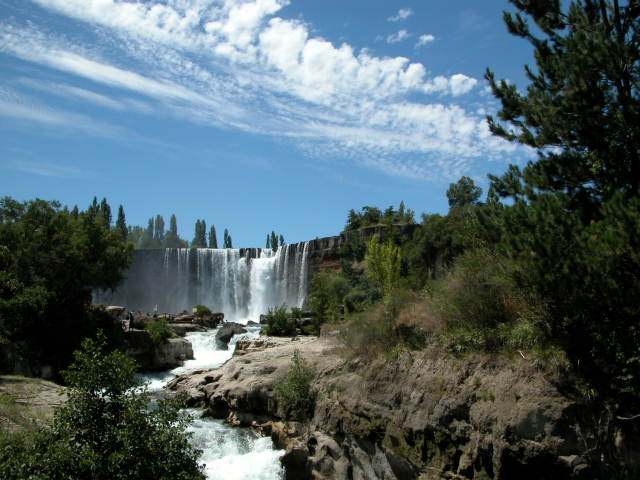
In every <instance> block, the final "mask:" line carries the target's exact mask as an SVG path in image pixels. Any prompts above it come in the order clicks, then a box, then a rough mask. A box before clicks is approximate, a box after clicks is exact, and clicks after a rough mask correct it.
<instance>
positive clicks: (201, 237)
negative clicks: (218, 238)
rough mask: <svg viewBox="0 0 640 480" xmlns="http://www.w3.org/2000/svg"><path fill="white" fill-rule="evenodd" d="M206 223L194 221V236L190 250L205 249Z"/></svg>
mask: <svg viewBox="0 0 640 480" xmlns="http://www.w3.org/2000/svg"><path fill="white" fill-rule="evenodd" d="M206 232H207V223H206V222H205V221H204V220H196V228H195V235H194V237H193V241H192V242H191V248H207V233H206Z"/></svg>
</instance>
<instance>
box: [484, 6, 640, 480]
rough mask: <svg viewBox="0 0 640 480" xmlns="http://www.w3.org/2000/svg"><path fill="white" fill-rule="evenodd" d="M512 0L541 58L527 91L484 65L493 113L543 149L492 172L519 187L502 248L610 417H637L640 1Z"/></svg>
mask: <svg viewBox="0 0 640 480" xmlns="http://www.w3.org/2000/svg"><path fill="white" fill-rule="evenodd" d="M511 3H513V4H514V5H515V6H516V7H517V8H518V10H519V11H520V12H519V13H517V14H515V15H512V14H509V13H505V17H504V18H505V22H506V24H507V26H508V29H509V31H510V32H511V33H512V34H514V35H516V36H519V37H522V38H525V39H527V40H528V41H530V42H531V44H532V45H533V47H534V49H535V58H536V64H537V69H536V70H535V71H534V69H531V68H529V67H525V69H526V72H527V76H528V78H529V80H530V82H531V83H530V85H529V86H528V87H527V89H526V93H520V90H519V89H518V88H517V87H516V86H515V85H513V84H510V83H507V82H506V81H501V82H497V81H496V80H495V76H494V74H493V73H492V72H491V71H487V75H486V76H487V79H488V80H489V82H490V84H491V87H492V89H493V92H494V95H496V97H497V98H498V99H499V100H500V101H501V103H502V109H501V110H500V112H499V113H498V118H499V119H500V121H498V120H496V119H494V118H493V117H488V122H489V126H490V128H491V131H492V132H493V133H494V134H496V135H498V136H501V137H503V138H506V139H508V140H510V141H515V142H519V143H522V144H525V145H528V146H531V147H533V148H536V149H537V150H538V158H537V160H535V161H531V162H529V163H528V164H527V165H526V167H525V168H524V169H523V170H521V169H520V168H518V167H516V166H511V167H510V168H509V170H508V171H507V173H505V174H504V175H502V176H501V177H495V176H492V177H491V179H492V187H493V188H494V189H495V192H496V193H498V194H500V195H501V196H502V197H510V198H511V199H512V202H511V204H510V205H509V206H508V207H505V208H504V209H503V217H502V219H501V221H500V222H497V223H498V224H501V225H502V226H503V228H504V231H503V232H502V235H501V240H502V248H503V249H504V251H505V252H506V253H509V254H511V255H512V256H514V257H516V258H518V259H519V260H520V261H521V262H522V263H523V264H524V266H523V268H522V270H523V271H525V272H526V276H525V275H523V278H521V282H522V283H523V284H524V286H526V287H528V288H531V289H534V290H535V291H537V292H539V293H541V294H542V295H544V297H545V298H546V299H547V301H548V302H549V306H550V309H551V318H550V320H549V323H548V324H547V325H543V327H544V328H545V329H546V330H547V331H549V332H551V334H552V335H553V336H554V337H555V338H556V340H557V341H558V342H559V343H560V344H561V345H563V346H564V348H565V349H566V351H567V353H568V354H569V358H570V359H571V361H572V363H573V365H574V367H575V368H576V370H577V371H579V372H581V373H582V374H583V377H584V378H585V379H586V380H587V381H588V382H590V384H591V387H592V389H593V390H592V391H593V392H594V393H595V394H596V395H597V397H598V398H599V399H601V400H602V401H603V403H604V404H605V405H607V407H606V408H607V414H608V416H607V418H608V419H609V420H608V422H610V421H614V420H615V419H616V418H618V419H620V418H630V417H633V415H637V414H639V413H640V412H639V411H638V405H640V328H638V325H639V319H640V304H639V303H638V300H637V299H638V298H640V253H639V252H640V238H639V236H638V231H640V195H639V191H638V187H639V186H640V159H639V158H638V155H639V152H640V89H639V88H638V85H640V69H639V68H638V58H639V55H638V51H639V48H638V42H639V40H638V39H639V36H640V21H639V16H640V3H639V2H637V1H634V0H631V1H629V2H627V4H626V5H622V6H621V5H620V2H619V1H618V0H614V1H613V2H611V1H607V0H579V1H578V0H575V1H572V2H571V4H570V5H569V6H568V9H565V8H563V4H564V5H566V2H559V1H558V0H546V1H539V0H538V1H534V0H511ZM527 17H529V18H530V19H532V20H533V21H534V22H535V23H536V25H537V28H536V29H535V30H534V29H532V28H531V27H530V24H529V21H530V20H528V19H527ZM534 32H539V34H538V33H534ZM493 218H494V220H495V216H493ZM495 224H496V222H494V225H495ZM610 412H613V414H611V413H610ZM618 428H619V427H617V426H609V424H607V425H606V426H605V427H604V430H606V432H607V435H609V438H606V439H605V440H606V442H609V443H606V442H605V443H603V444H602V448H603V450H602V451H600V452H594V461H596V462H602V463H601V466H603V468H604V469H605V473H606V474H605V475H603V477H607V478H622V477H623V476H624V472H622V473H621V471H619V470H618V469H620V468H623V467H622V466H621V465H620V464H619V463H620V462H617V460H616V459H615V458H613V459H612V458H611V457H610V456H609V455H610V454H611V452H615V448H613V447H612V448H611V449H608V447H609V446H610V445H612V444H613V442H614V438H613V436H615V433H612V432H616V431H619V430H618ZM607 469H608V470H607Z"/></svg>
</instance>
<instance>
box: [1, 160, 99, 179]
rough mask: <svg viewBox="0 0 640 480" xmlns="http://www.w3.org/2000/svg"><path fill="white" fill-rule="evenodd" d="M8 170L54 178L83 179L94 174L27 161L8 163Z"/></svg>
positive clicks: (64, 166)
mask: <svg viewBox="0 0 640 480" xmlns="http://www.w3.org/2000/svg"><path fill="white" fill-rule="evenodd" d="M9 168H11V169H12V170H17V171H19V172H24V173H30V174H33V175H41V176H44V177H56V178H85V177H90V176H92V175H94V172H91V171H88V170H85V169H80V168H77V167H72V166H69V165H59V164H55V163H49V162H32V161H27V160H14V161H11V162H9Z"/></svg>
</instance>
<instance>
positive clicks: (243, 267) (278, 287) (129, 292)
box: [94, 242, 309, 323]
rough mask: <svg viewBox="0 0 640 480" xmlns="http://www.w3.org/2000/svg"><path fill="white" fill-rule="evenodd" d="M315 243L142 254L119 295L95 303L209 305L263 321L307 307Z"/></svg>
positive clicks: (176, 308)
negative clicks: (275, 312) (279, 310)
mask: <svg viewBox="0 0 640 480" xmlns="http://www.w3.org/2000/svg"><path fill="white" fill-rule="evenodd" d="M308 257H309V242H304V243H297V244H291V245H284V246H281V247H279V248H278V249H277V250H273V249H271V248H241V249H237V248H226V249H213V248H198V249H189V248H167V249H164V250H137V251H135V252H134V256H133V263H132V265H131V267H130V268H129V270H128V271H127V272H126V273H125V280H124V282H123V283H122V284H121V285H120V286H119V287H118V288H117V289H116V290H115V291H98V292H94V302H95V303H108V304H112V305H123V306H126V307H127V308H129V309H131V310H142V311H146V312H150V311H151V310H152V309H153V307H154V306H155V305H158V310H159V311H161V312H170V313H179V312H182V311H185V310H187V311H190V310H191V308H192V307H194V306H195V305H206V306H207V307H209V308H210V309H211V310H213V311H216V312H223V313H224V314H225V319H226V320H232V321H241V322H243V323H244V322H246V321H247V320H254V321H257V320H258V317H259V316H260V314H262V313H266V312H267V311H268V309H269V308H273V307H275V306H279V305H281V304H283V303H284V304H286V305H287V306H288V307H302V305H303V303H304V300H305V297H306V295H307V289H308V275H309V266H308V261H309V259H308Z"/></svg>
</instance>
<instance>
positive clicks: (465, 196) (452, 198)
mask: <svg viewBox="0 0 640 480" xmlns="http://www.w3.org/2000/svg"><path fill="white" fill-rule="evenodd" d="M480 195H482V189H481V188H480V187H477V186H476V185H475V183H474V182H473V180H472V179H471V178H469V177H462V178H461V179H460V180H458V182H457V183H451V184H450V185H449V190H447V198H448V199H449V208H461V207H466V206H468V205H477V204H478V200H479V199H480Z"/></svg>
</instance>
